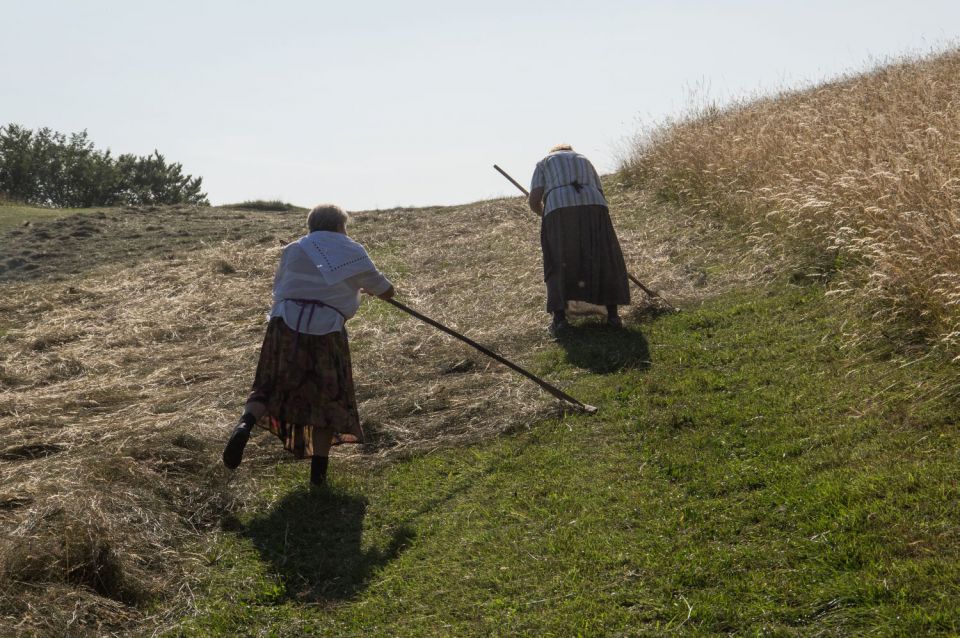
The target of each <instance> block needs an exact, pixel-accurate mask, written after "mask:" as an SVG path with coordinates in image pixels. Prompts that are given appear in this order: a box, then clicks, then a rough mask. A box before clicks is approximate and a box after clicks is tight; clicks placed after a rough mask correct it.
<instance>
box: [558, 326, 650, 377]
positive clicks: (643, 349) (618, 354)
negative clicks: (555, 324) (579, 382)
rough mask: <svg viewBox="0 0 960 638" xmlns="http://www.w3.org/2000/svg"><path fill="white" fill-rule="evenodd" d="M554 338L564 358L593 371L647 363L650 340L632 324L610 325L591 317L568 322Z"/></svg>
mask: <svg viewBox="0 0 960 638" xmlns="http://www.w3.org/2000/svg"><path fill="white" fill-rule="evenodd" d="M557 342H558V343H559V344H560V346H561V347H562V348H563V349H564V350H565V351H566V353H567V361H569V362H570V363H571V364H573V365H575V366H577V367H578V368H584V369H586V370H590V371H591V372H593V373H595V374H611V373H614V372H620V371H622V370H646V369H647V368H649V367H650V365H651V361H650V344H649V343H647V338H646V337H645V336H644V334H643V333H642V332H641V331H640V329H639V328H637V327H635V326H633V325H625V326H624V327H623V328H612V327H610V326H607V325H606V324H605V323H599V322H597V321H596V320H592V319H588V320H585V321H578V322H576V323H574V322H571V324H570V326H569V327H568V328H567V329H566V330H564V331H563V333H561V334H560V336H559V338H558V339H557Z"/></svg>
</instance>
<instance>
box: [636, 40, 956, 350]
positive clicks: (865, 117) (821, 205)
mask: <svg viewBox="0 0 960 638" xmlns="http://www.w3.org/2000/svg"><path fill="white" fill-rule="evenodd" d="M958 102H960V52H958V51H955V50H954V51H948V52H946V53H943V54H940V55H935V56H931V57H929V58H925V59H920V60H908V61H901V62H896V63H893V64H888V65H885V66H881V67H878V68H876V69H874V70H871V71H868V72H865V73H861V74H857V75H852V76H850V77H848V78H842V79H840V80H837V81H834V82H830V83H827V84H824V85H821V86H816V87H813V88H810V89H806V90H802V91H795V92H790V93H784V94H782V95H776V96H773V97H769V98H764V99H759V100H755V101H749V102H744V103H742V104H738V105H735V106H733V107H732V108H726V109H723V110H720V109H717V108H713V107H705V108H702V109H700V110H699V111H698V112H696V113H694V114H692V115H691V117H688V118H685V119H683V120H681V121H678V122H676V123H673V124H669V125H667V126H664V127H662V128H660V129H658V130H657V131H656V132H654V133H653V134H652V135H650V136H648V137H645V138H643V139H638V141H637V142H638V143H637V146H636V149H635V152H634V155H633V157H632V158H630V159H629V160H628V161H627V162H626V166H625V170H626V172H627V173H629V174H631V175H632V176H633V177H634V179H636V180H638V181H639V182H641V183H643V184H645V185H646V186H648V187H649V188H651V189H655V190H657V191H658V192H659V193H660V195H661V197H664V198H667V199H670V200H673V201H677V202H680V203H681V204H682V205H683V207H684V208H685V209H687V210H694V211H697V210H699V211H709V212H711V213H714V214H718V215H721V216H724V217H728V218H735V219H738V220H740V221H741V222H743V223H745V224H752V225H753V230H752V238H753V242H754V246H755V247H756V248H757V249H758V250H761V251H764V252H767V253H769V254H779V253H782V252H783V251H787V252H789V253H791V254H792V256H793V258H794V259H795V260H796V261H797V263H798V264H799V265H802V266H803V267H805V268H806V269H807V270H809V271H810V273H811V274H813V275H817V276H827V277H832V278H833V279H834V286H833V289H832V292H833V293H834V294H837V295H839V296H841V297H843V298H845V299H847V300H849V301H850V302H851V303H852V304H855V305H857V306H859V307H860V309H861V312H863V313H867V314H871V315H872V316H873V318H874V325H875V326H877V328H878V330H877V331H874V332H872V334H870V335H855V336H863V337H867V338H876V337H877V336H881V335H882V336H886V337H891V336H896V337H899V338H905V339H906V340H908V341H912V342H914V343H918V344H922V345H923V346H924V348H925V347H926V346H929V345H936V346H939V347H940V348H942V349H944V350H945V351H946V352H948V353H949V354H950V355H951V356H958V355H960V110H958V109H957V104H958ZM851 336H854V335H851Z"/></svg>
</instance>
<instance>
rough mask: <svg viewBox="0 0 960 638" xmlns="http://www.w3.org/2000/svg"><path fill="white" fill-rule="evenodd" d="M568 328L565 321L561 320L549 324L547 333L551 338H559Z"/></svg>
mask: <svg viewBox="0 0 960 638" xmlns="http://www.w3.org/2000/svg"><path fill="white" fill-rule="evenodd" d="M569 328H570V324H569V323H567V320H566V319H561V320H560V321H554V322H553V323H551V324H550V327H549V328H548V331H549V332H550V335H551V336H552V337H553V338H555V339H556V338H559V337H560V336H561V335H562V334H563V333H564V332H566V331H567V330H568V329H569Z"/></svg>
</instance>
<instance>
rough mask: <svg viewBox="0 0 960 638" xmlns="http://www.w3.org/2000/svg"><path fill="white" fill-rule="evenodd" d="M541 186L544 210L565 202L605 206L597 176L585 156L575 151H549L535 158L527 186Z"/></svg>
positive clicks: (532, 187) (566, 203)
mask: <svg viewBox="0 0 960 638" xmlns="http://www.w3.org/2000/svg"><path fill="white" fill-rule="evenodd" d="M536 188H542V189H543V192H544V194H545V197H546V203H545V204H544V208H543V211H544V214H547V213H549V212H551V211H554V210H556V209H558V208H566V207H568V206H589V205H593V204H597V205H600V206H606V205H607V200H606V199H605V198H604V196H603V187H602V186H601V185H600V176H599V175H597V171H596V169H595V168H593V164H591V163H590V160H588V159H587V158H586V157H584V156H583V155H581V154H580V153H576V152H574V151H557V152H555V153H550V154H549V155H547V156H546V157H544V158H543V159H542V160H540V161H539V162H537V168H536V169H535V170H534V171H533V179H532V180H531V181H530V190H531V191H532V190H534V189H536Z"/></svg>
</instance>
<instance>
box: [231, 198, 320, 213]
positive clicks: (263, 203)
mask: <svg viewBox="0 0 960 638" xmlns="http://www.w3.org/2000/svg"><path fill="white" fill-rule="evenodd" d="M226 208H239V209H241V210H262V211H268V212H273V211H291V210H305V209H304V208H302V207H300V206H294V205H293V204H288V203H286V202H282V201H280V200H279V199H276V200H270V201H267V200H263V199H255V200H252V201H246V202H241V203H239V204H229V205H227V206H226Z"/></svg>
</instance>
